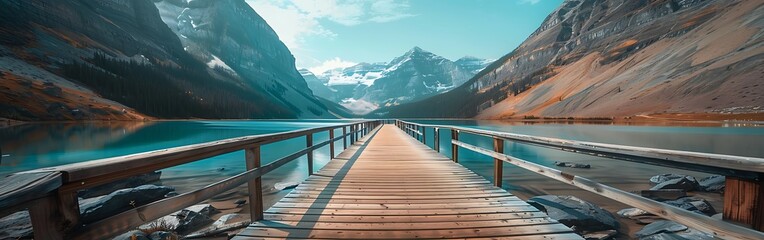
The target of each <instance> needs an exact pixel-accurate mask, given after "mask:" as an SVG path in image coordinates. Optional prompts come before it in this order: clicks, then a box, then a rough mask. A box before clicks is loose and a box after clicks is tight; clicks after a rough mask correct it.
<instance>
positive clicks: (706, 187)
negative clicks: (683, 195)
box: [698, 175, 726, 192]
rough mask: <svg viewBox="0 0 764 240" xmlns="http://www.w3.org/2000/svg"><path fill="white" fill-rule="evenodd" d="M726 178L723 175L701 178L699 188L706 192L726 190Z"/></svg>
mask: <svg viewBox="0 0 764 240" xmlns="http://www.w3.org/2000/svg"><path fill="white" fill-rule="evenodd" d="M725 180H726V178H725V177H724V176H721V175H712V176H708V177H704V178H701V179H700V181H698V184H699V189H700V190H701V191H706V192H724V186H725V183H726V182H725Z"/></svg>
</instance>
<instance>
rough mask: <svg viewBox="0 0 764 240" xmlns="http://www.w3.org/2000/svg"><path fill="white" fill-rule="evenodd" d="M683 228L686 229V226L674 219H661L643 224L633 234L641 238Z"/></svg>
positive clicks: (682, 229)
mask: <svg viewBox="0 0 764 240" xmlns="http://www.w3.org/2000/svg"><path fill="white" fill-rule="evenodd" d="M684 230H687V226H685V225H682V224H679V223H677V222H674V221H666V220H661V221H655V222H654V223H651V224H647V226H644V227H643V228H642V229H641V230H639V231H638V232H637V233H635V236H636V237H638V238H642V237H647V236H650V235H654V234H658V233H663V232H679V231H684Z"/></svg>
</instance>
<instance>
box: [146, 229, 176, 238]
mask: <svg viewBox="0 0 764 240" xmlns="http://www.w3.org/2000/svg"><path fill="white" fill-rule="evenodd" d="M171 236H172V233H170V232H165V231H156V232H153V233H151V235H149V238H150V239H151V240H167V239H170V237H171Z"/></svg>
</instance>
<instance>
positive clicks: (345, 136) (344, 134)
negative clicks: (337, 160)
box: [342, 127, 348, 150]
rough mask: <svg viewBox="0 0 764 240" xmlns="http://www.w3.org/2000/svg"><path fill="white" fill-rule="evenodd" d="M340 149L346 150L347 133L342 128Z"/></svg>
mask: <svg viewBox="0 0 764 240" xmlns="http://www.w3.org/2000/svg"><path fill="white" fill-rule="evenodd" d="M342 149H343V150H344V149H348V131H347V130H346V128H345V127H342Z"/></svg>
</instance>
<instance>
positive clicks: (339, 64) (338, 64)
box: [308, 57, 357, 75]
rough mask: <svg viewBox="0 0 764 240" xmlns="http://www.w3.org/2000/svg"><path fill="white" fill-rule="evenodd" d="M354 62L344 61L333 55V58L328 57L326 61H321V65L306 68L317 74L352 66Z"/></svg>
mask: <svg viewBox="0 0 764 240" xmlns="http://www.w3.org/2000/svg"><path fill="white" fill-rule="evenodd" d="M356 64H357V63H354V62H350V61H345V60H342V59H340V58H338V57H335V58H334V59H329V60H327V61H324V62H322V63H321V65H318V66H315V67H311V68H308V70H310V71H311V72H312V73H313V74H316V75H319V74H322V73H324V72H326V71H329V70H332V69H337V68H346V67H352V66H354V65H356Z"/></svg>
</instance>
